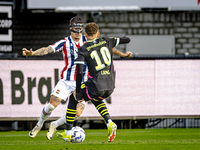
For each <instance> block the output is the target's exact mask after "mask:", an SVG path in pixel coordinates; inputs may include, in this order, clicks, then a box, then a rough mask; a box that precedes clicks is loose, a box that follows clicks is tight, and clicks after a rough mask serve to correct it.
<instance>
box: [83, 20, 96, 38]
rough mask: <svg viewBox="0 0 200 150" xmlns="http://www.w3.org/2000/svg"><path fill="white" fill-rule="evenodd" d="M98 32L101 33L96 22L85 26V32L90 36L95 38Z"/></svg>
mask: <svg viewBox="0 0 200 150" xmlns="http://www.w3.org/2000/svg"><path fill="white" fill-rule="evenodd" d="M98 31H99V26H98V25H97V24H96V23H94V22H91V23H88V24H87V25H86V26H85V32H86V33H87V35H88V36H93V35H94V34H96V33H97V32H98Z"/></svg>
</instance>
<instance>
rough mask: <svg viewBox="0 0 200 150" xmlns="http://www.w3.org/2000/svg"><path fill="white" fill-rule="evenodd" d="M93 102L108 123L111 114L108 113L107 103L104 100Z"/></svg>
mask: <svg viewBox="0 0 200 150" xmlns="http://www.w3.org/2000/svg"><path fill="white" fill-rule="evenodd" d="M91 102H92V103H93V104H94V105H95V107H96V109H97V110H98V112H99V113H100V115H101V116H102V117H103V118H104V120H105V121H106V123H108V120H109V119H110V115H109V113H108V110H107V107H106V104H105V103H104V102H103V101H91Z"/></svg>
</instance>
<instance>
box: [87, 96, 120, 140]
mask: <svg viewBox="0 0 200 150" xmlns="http://www.w3.org/2000/svg"><path fill="white" fill-rule="evenodd" d="M91 102H92V103H93V104H94V105H95V107H96V109H97V110H98V112H99V113H100V115H101V116H102V117H103V118H104V120H105V122H106V125H107V128H108V141H109V142H112V141H113V140H114V138H115V137H116V130H117V125H116V124H115V123H114V122H113V121H112V120H111V118H110V115H109V112H108V109H107V107H106V104H105V103H104V102H103V101H94V100H91Z"/></svg>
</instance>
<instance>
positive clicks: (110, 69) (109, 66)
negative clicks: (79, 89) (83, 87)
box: [82, 38, 115, 91]
mask: <svg viewBox="0 0 200 150" xmlns="http://www.w3.org/2000/svg"><path fill="white" fill-rule="evenodd" d="M114 43H115V41H114V40H112V39H110V38H98V39H95V40H93V41H87V43H86V44H85V45H84V46H83V47H82V52H84V57H85V61H86V63H87V66H88V69H89V75H90V76H89V80H88V83H87V84H89V85H88V88H89V87H91V86H93V87H94V86H95V87H96V89H97V90H98V91H105V90H113V89H114V87H115V71H114V66H113V61H112V48H113V47H114V46H113V45H114Z"/></svg>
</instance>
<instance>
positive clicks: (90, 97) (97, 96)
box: [81, 83, 113, 101]
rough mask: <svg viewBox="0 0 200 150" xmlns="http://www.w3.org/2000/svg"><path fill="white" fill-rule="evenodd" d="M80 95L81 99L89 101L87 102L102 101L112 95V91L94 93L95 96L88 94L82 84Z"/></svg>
mask: <svg viewBox="0 0 200 150" xmlns="http://www.w3.org/2000/svg"><path fill="white" fill-rule="evenodd" d="M81 93H82V97H83V99H84V100H85V101H89V100H98V101H100V100H103V99H105V98H107V97H109V96H110V95H111V94H112V93H113V90H107V91H98V92H95V94H92V92H90V91H89V90H88V88H87V86H86V85H85V84H84V83H83V84H82V85H81ZM93 93H94V92H93Z"/></svg>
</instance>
